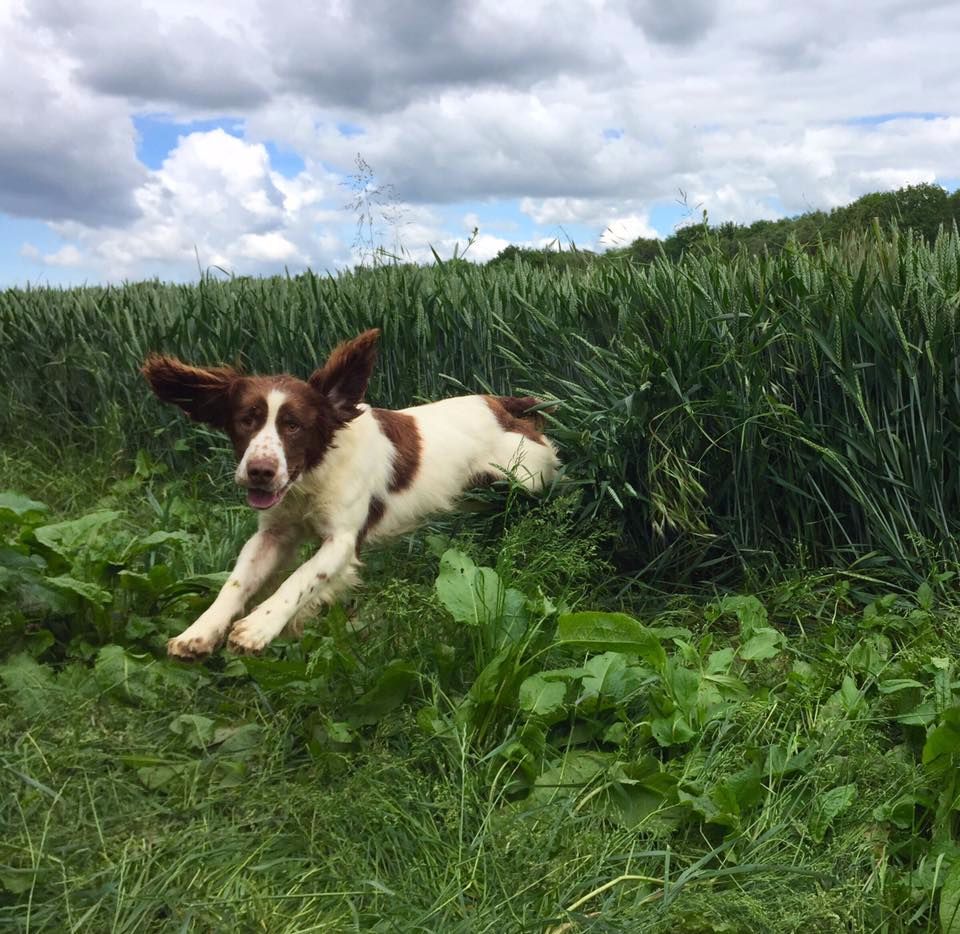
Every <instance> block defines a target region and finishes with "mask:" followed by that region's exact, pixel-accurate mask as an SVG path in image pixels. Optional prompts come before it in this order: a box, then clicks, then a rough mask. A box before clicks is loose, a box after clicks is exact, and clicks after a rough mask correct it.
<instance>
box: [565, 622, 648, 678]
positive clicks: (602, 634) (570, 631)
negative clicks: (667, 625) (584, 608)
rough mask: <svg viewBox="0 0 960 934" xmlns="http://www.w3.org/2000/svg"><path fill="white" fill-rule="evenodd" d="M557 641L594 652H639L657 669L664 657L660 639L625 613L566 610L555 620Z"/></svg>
mask: <svg viewBox="0 0 960 934" xmlns="http://www.w3.org/2000/svg"><path fill="white" fill-rule="evenodd" d="M557 642H558V643H561V644H565V645H578V646H582V647H583V648H585V649H591V650H593V651H597V652H627V653H629V654H631V655H638V656H640V658H642V659H643V660H644V661H646V662H649V664H651V665H653V666H654V668H656V669H657V670H658V671H659V670H660V669H662V668H663V666H664V665H665V664H666V661H667V654H666V652H665V651H664V650H663V646H662V645H661V644H660V640H659V639H658V638H657V637H656V636H655V635H654V634H653V633H651V632H650V631H649V630H648V629H647V628H646V626H644V625H643V623H641V622H639V621H638V620H636V619H634V618H633V617H632V616H627V615H626V613H597V612H589V611H588V612H583V613H567V614H565V615H564V616H561V617H560V618H559V619H558V620H557Z"/></svg>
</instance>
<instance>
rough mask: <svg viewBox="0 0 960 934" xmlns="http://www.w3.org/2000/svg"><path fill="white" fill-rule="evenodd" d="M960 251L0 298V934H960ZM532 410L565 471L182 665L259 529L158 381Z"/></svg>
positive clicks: (889, 247)
mask: <svg viewBox="0 0 960 934" xmlns="http://www.w3.org/2000/svg"><path fill="white" fill-rule="evenodd" d="M958 309H960V238H958V236H957V235H956V233H953V234H944V235H942V236H941V237H940V238H939V239H938V240H937V242H936V243H935V244H933V245H928V244H925V243H923V242H922V241H920V240H919V239H916V238H913V237H911V236H909V235H905V234H902V233H899V232H897V231H881V230H879V229H875V230H874V231H872V232H871V233H870V234H869V235H865V236H863V237H853V238H851V239H849V240H847V241H845V242H843V243H842V244H839V245H834V246H830V247H825V248H823V249H821V250H819V251H816V252H814V253H812V254H807V253H803V252H801V251H797V250H790V249H787V250H785V251H783V252H782V253H780V254H778V255H777V256H776V257H773V258H771V257H759V258H757V257H748V256H746V255H740V256H738V257H735V258H733V259H732V260H731V259H725V258H723V257H721V256H719V255H718V254H711V253H709V252H708V253H707V254H706V255H701V256H697V257H690V258H688V259H687V260H685V261H684V262H682V263H679V264H676V265H673V264H667V263H654V264H652V265H651V266H649V267H644V268H635V267H632V266H630V265H629V264H626V263H625V264H623V265H622V266H619V265H617V264H616V263H604V264H595V265H592V266H589V267H586V268H584V269H580V270H567V271H565V272H563V273H558V272H556V271H552V270H535V269H531V268H529V267H527V266H525V265H523V264H522V263H515V264H512V265H511V264H501V265H499V266H496V267H491V268H487V269H476V268H473V267H471V266H469V265H468V264H464V263H450V264H443V265H438V266H437V267H435V268H432V269H418V268H414V267H406V266H397V267H386V268H383V269H379V270H376V271H372V272H370V271H367V272H365V271H360V272H357V273H352V274H348V275H343V276H341V277H339V278H336V279H320V278H317V277H314V276H310V275H308V276H304V277H300V278H296V279H274V280H236V281H232V282H216V281H214V280H212V279H205V280H204V281H203V282H201V283H199V284H198V285H196V286H165V285H161V284H158V283H145V284H132V285H129V286H125V287H123V288H120V289H83V290H70V291H56V290H30V291H8V292H3V293H0V366H2V368H3V371H4V372H5V373H8V374H12V378H10V379H7V380H5V381H4V382H3V384H2V387H0V442H2V443H0V659H2V660H0V829H2V832H0V927H4V928H10V929H12V930H18V931H41V930H44V931H46V930H49V931H57V932H59V931H84V932H85V931H167V930H170V931H221V930H224V929H227V930H229V929H235V930H237V931H258V930H263V931H269V932H271V934H273V932H284V934H285V932H301V931H304V932H305V931H317V930H330V931H337V932H339V931H350V930H357V931H368V930H369V931H391V932H393V931H429V932H433V931H444V932H447V931H451V932H457V931H462V932H471V934H472V932H482V931H489V932H505V931H511V932H512V931H517V932H520V931H538V932H540V931H542V932H553V934H561V932H573V931H595V932H602V931H622V930H629V931H638V932H663V934H666V932H674V931H685V932H688V931H689V932H725V934H730V932H745V934H746V932H751V934H752V932H756V931H764V932H766V931H771V932H788V931H803V932H808V931H817V932H838V934H839V932H861V931H862V932H877V934H881V932H883V934H895V932H901V931H902V932H907V931H910V932H913V931H926V932H941V934H956V932H957V931H960V923H958V920H957V917H960V915H956V909H957V906H958V905H960V846H958V843H957V840H958V836H960V832H958V818H957V812H958V809H960V803H958V802H960V778H958V776H960V768H958V766H960V678H958V673H957V668H956V662H955V659H956V658H957V656H958V650H960V600H958V597H957V587H956V581H957V577H956V575H957V571H958V563H957V542H958V541H960V537H958V531H960V530H958V527H957V522H958V520H957V516H960V486H958V484H957V478H958V477H960V453H958V452H960V436H958V435H960V417H958V412H960V410H958V401H960V390H958V387H960V370H958V362H957V361H958V354H957V350H958V346H957V345H958V325H957V312H958ZM371 325H377V326H380V327H382V328H383V331H384V339H383V359H382V365H381V367H380V369H379V371H378V375H377V377H376V380H375V382H374V385H373V387H372V389H371V398H372V399H373V400H374V401H376V402H379V403H383V404H390V405H405V404H409V403H411V402H413V401H416V400H418V399H428V398H436V397H438V396H441V395H447V394H451V393H453V392H457V391H461V390H462V389H464V388H466V389H468V390H471V391H474V390H487V389H490V390H492V391H497V392H502V391H511V392H533V393H538V394H541V395H544V396H547V397H552V398H555V399H557V400H559V402H560V406H559V408H558V411H557V414H556V417H555V420H554V422H553V424H552V426H551V434H552V435H553V436H554V437H556V438H557V440H558V442H559V443H560V444H561V445H562V449H563V456H564V461H565V463H566V464H567V477H566V479H565V481H564V483H562V484H560V485H559V486H558V487H557V489H555V490H553V491H552V493H551V495H550V496H549V497H547V498H546V499H536V498H530V497H528V496H525V495H520V494H519V493H517V492H516V491H514V492H512V493H509V492H504V491H499V490H495V491H487V492H485V493H483V494H480V495H478V497H477V499H476V501H475V502H472V503H471V504H470V506H471V508H470V510H469V511H467V512H466V513H464V514H461V515H456V516H450V517H445V518H442V519H438V520H436V521H435V522H433V523H431V524H429V525H428V526H427V527H425V528H424V529H422V530H421V531H419V532H418V533H417V534H416V535H413V536H410V537H407V538H404V539H401V540H399V541H397V542H395V543H393V544H391V545H389V546H387V547H383V548H379V549H374V550H372V551H370V552H369V553H368V554H366V555H365V562H366V568H365V571H364V578H365V584H364V586H363V587H362V588H361V589H360V590H359V591H358V592H357V593H356V594H354V595H353V596H352V597H351V598H350V600H349V601H348V602H347V603H346V604H345V605H343V606H336V607H333V608H330V609H329V610H328V611H327V612H325V613H324V614H323V615H322V616H321V617H319V618H318V619H317V620H315V621H314V623H313V624H312V625H311V626H309V627H308V629H307V632H306V634H305V636H304V639H303V640H302V641H301V642H296V643H292V642H279V643H277V644H275V645H274V646H272V647H271V648H270V650H269V651H268V653H267V654H266V655H265V656H264V657H263V658H260V659H242V660H241V659H232V658H230V657H229V656H227V655H219V656H217V657H215V658H213V659H211V660H210V661H209V662H208V663H207V664H205V665H202V666H196V667H186V666H182V665H179V664H174V663H172V662H170V661H168V660H167V659H166V658H165V654H164V644H165V641H166V639H167V638H168V637H169V636H171V635H173V634H175V633H177V632H178V631H180V630H181V629H182V628H184V627H185V626H186V625H187V624H189V622H190V621H192V620H193V619H194V618H196V616H197V615H198V614H199V613H200V612H201V611H202V609H203V608H204V607H205V606H206V605H207V604H208V603H209V601H210V599H211V597H212V594H213V593H214V591H215V590H216V588H217V587H218V586H219V584H220V582H222V580H223V577H224V571H225V569H227V568H228V567H229V566H230V564H231V562H232V560H233V559H234V558H235V556H236V553H237V551H238V550H239V547H240V545H241V543H242V542H243V541H244V539H245V537H246V536H248V535H249V534H250V532H251V531H252V528H253V525H254V520H255V517H254V516H253V515H252V514H251V513H250V511H249V510H248V509H246V508H244V507H242V506H241V505H239V503H238V501H237V499H236V498H235V496H234V495H233V493H232V491H231V480H230V473H231V467H230V456H229V452H228V451H227V450H226V444H225V442H224V440H223V439H222V438H219V437H217V436H215V435H213V434H211V433H208V432H206V431H204V430H202V429H198V428H196V427H195V426H191V425H189V424H187V423H186V422H185V421H184V420H182V419H179V418H178V416H177V415H176V413H174V412H172V411H168V410H166V409H164V408H163V407H161V406H160V405H158V404H157V403H156V402H155V401H154V400H153V399H152V398H151V397H150V396H149V395H148V392H147V390H146V387H145V386H144V385H143V383H142V380H141V379H140V377H139V376H138V374H137V365H138V363H139V361H140V360H141V358H142V356H143V354H144V353H145V352H146V351H147V350H150V349H163V350H167V351H173V352H178V353H180V354H182V355H183V356H185V357H187V358H189V359H191V360H194V361H198V362H202V361H211V362H215V361H236V360H240V361H243V362H245V363H247V364H248V365H249V366H250V367H251V368H252V369H257V370H275V369H287V370H290V371H292V372H297V373H301V374H305V373H307V372H309V371H310V370H311V369H312V368H313V366H314V365H315V364H316V363H317V361H318V360H319V359H320V358H321V357H322V356H323V354H324V353H325V351H326V350H327V349H329V347H330V346H331V345H332V344H333V343H334V342H335V341H336V340H338V339H340V338H342V337H345V336H348V335H351V334H354V333H356V332H357V331H359V330H361V329H363V328H365V327H368V326H371Z"/></svg>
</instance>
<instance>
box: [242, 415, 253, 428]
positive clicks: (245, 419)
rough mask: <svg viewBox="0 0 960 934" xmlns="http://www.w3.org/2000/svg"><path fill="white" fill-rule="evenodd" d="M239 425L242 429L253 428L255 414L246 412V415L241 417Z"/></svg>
mask: <svg viewBox="0 0 960 934" xmlns="http://www.w3.org/2000/svg"><path fill="white" fill-rule="evenodd" d="M240 424H241V425H243V427H244V428H253V426H254V425H256V424H257V413H256V412H247V414H246V415H244V416H242V417H241V419H240Z"/></svg>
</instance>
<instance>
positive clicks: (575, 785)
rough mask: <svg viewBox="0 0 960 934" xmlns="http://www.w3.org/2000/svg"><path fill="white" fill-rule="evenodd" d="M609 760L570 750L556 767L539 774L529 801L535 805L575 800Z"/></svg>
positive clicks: (603, 753) (601, 755)
mask: <svg viewBox="0 0 960 934" xmlns="http://www.w3.org/2000/svg"><path fill="white" fill-rule="evenodd" d="M612 761H613V759H612V757H611V755H610V754H609V753H605V752H593V751H582V750H578V749H574V750H571V751H570V752H568V753H567V754H566V755H565V756H564V757H563V758H562V759H561V760H560V762H559V763H558V764H557V765H555V766H552V767H551V768H548V769H546V770H545V771H544V772H543V773H542V774H541V775H540V777H539V778H538V779H537V780H536V782H535V783H534V784H535V787H534V789H533V790H532V791H531V793H530V797H529V799H528V801H529V803H530V804H532V805H536V804H541V803H547V802H549V801H553V800H556V799H557V798H569V797H574V796H576V795H577V794H579V793H580V791H581V790H582V789H583V788H584V786H585V785H587V784H588V783H589V782H590V781H591V780H592V779H594V778H596V776H597V775H599V773H601V772H602V771H603V770H604V769H606V768H607V767H609V765H610V763H611V762H612Z"/></svg>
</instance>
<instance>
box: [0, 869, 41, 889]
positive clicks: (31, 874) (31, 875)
mask: <svg viewBox="0 0 960 934" xmlns="http://www.w3.org/2000/svg"><path fill="white" fill-rule="evenodd" d="M37 876H38V873H37V870H36V869H34V868H32V867H31V868H27V869H17V868H14V867H10V866H6V867H4V868H3V869H0V885H2V886H3V887H4V888H5V889H6V890H7V891H8V892H10V894H11V895H23V893H24V892H29V891H30V889H32V888H33V886H34V885H35V883H36V880H37Z"/></svg>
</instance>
